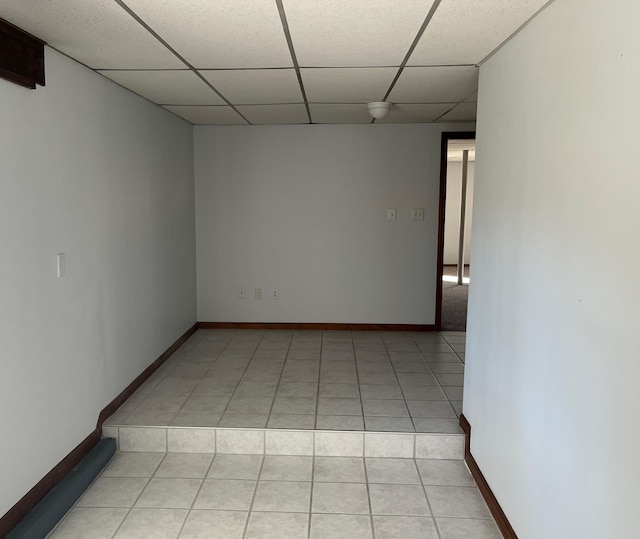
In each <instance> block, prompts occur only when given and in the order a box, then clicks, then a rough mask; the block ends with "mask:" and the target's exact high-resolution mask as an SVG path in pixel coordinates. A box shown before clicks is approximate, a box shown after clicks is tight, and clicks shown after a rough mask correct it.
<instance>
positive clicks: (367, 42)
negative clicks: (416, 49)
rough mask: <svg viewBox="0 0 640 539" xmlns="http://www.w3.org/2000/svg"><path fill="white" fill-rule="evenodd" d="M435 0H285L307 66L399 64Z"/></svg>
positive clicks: (294, 37) (302, 63) (296, 44)
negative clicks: (394, 0)
mask: <svg viewBox="0 0 640 539" xmlns="http://www.w3.org/2000/svg"><path fill="white" fill-rule="evenodd" d="M432 4H433V1H432V0H402V2H389V1H388V0H283V5H284V9H285V13H286V15H287V22H288V24H289V31H290V32H291V39H292V41H293V46H294V48H295V51H296V56H297V59H298V63H299V64H300V66H301V67H354V66H394V65H395V66H397V65H399V64H400V63H401V62H402V60H403V59H404V57H405V55H406V54H407V52H408V50H409V47H410V46H411V43H413V40H414V39H415V37H416V35H417V33H418V30H419V29H420V26H421V25H422V23H423V22H424V20H425V18H426V16H427V14H428V13H429V9H430V8H431V6H432Z"/></svg>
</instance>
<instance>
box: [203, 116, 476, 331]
mask: <svg viewBox="0 0 640 539" xmlns="http://www.w3.org/2000/svg"><path fill="white" fill-rule="evenodd" d="M469 129H473V125H471V126H469V125H464V124H453V125H452V124H448V125H447V124H431V125H429V124H423V125H308V126H237V127H195V141H194V144H195V176H196V223H197V224H196V229H197V234H196V236H197V271H198V319H199V320H200V321H241V322H251V321H260V322H336V323H374V324H375V323H380V324H383V323H406V324H432V323H433V322H434V311H435V307H434V305H435V300H434V298H435V273H436V244H437V226H438V214H437V211H438V190H439V171H440V144H441V142H440V141H441V132H442V131H447V130H449V131H463V130H469ZM418 207H419V208H424V209H425V219H424V221H412V220H411V208H418ZM388 208H396V209H397V221H395V222H389V221H388V220H387V209H388ZM239 287H244V288H246V289H247V298H246V299H244V300H243V299H238V288H239ZM255 288H261V289H262V291H263V299H262V300H260V301H256V300H255V299H254V289H255ZM274 289H277V290H278V291H279V299H278V300H274V299H271V295H272V291H273V290H274Z"/></svg>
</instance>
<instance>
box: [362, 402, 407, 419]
mask: <svg viewBox="0 0 640 539" xmlns="http://www.w3.org/2000/svg"><path fill="white" fill-rule="evenodd" d="M362 409H363V411H364V415H365V416H382V417H409V411H408V410H407V406H406V404H405V401H404V399H403V400H381V399H362Z"/></svg>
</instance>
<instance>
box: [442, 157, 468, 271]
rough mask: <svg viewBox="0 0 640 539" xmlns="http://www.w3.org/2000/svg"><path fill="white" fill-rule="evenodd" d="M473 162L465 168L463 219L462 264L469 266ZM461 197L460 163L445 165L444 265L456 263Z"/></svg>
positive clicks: (451, 162) (454, 162)
mask: <svg viewBox="0 0 640 539" xmlns="http://www.w3.org/2000/svg"><path fill="white" fill-rule="evenodd" d="M474 171H475V161H469V165H468V168H467V207H466V213H465V218H464V263H465V264H469V262H470V253H471V223H472V220H473V177H474V176H473V173H474ZM461 196H462V162H460V161H449V162H448V163H447V198H446V209H445V220H444V263H445V264H457V263H458V245H459V242H460V203H461Z"/></svg>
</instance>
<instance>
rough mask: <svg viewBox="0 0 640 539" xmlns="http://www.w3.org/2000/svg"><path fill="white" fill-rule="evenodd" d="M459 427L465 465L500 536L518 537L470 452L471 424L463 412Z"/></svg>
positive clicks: (507, 538)
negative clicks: (462, 439) (462, 436)
mask: <svg viewBox="0 0 640 539" xmlns="http://www.w3.org/2000/svg"><path fill="white" fill-rule="evenodd" d="M460 427H461V428H462V430H463V431H464V461H465V462H466V463H467V466H468V467H469V470H470V471H471V475H472V476H473V478H474V479H475V481H476V483H477V485H478V489H480V494H482V497H483V498H484V501H485V502H486V503H487V506H488V507H489V511H491V514H492V515H493V518H494V519H495V521H496V524H497V525H498V528H499V529H500V532H501V533H502V536H503V537H504V538H505V539H518V536H517V535H516V532H515V531H514V530H513V528H512V527H511V524H510V523H509V519H507V515H505V514H504V511H503V510H502V507H500V504H499V503H498V500H497V499H496V497H495V496H494V494H493V491H492V490H491V487H490V486H489V483H487V480H486V479H485V478H484V475H483V473H482V471H480V467H479V466H478V463H477V462H476V459H474V458H473V455H472V454H471V425H470V424H469V421H467V418H466V417H465V416H464V414H460Z"/></svg>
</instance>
